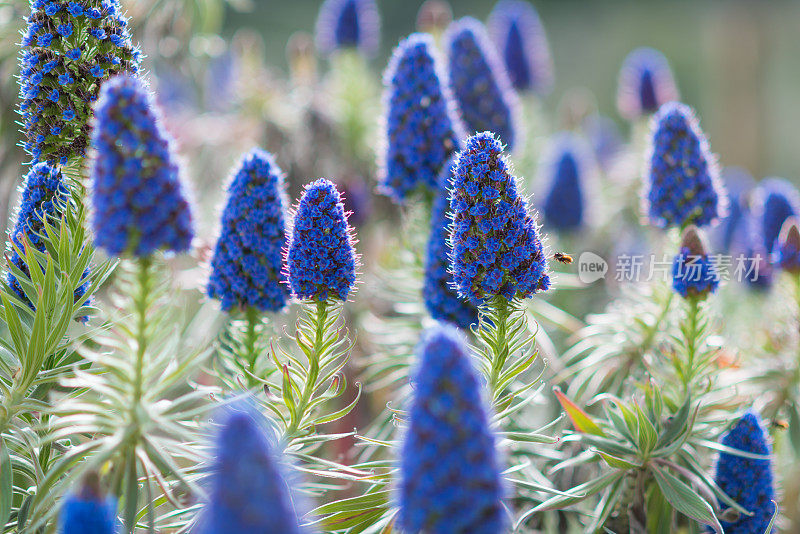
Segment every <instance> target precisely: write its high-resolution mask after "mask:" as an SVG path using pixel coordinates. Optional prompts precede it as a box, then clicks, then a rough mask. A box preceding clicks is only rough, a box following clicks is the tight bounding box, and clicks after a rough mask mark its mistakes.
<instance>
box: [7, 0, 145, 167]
mask: <svg viewBox="0 0 800 534" xmlns="http://www.w3.org/2000/svg"><path fill="white" fill-rule="evenodd" d="M21 48H22V56H21V58H20V65H21V72H20V77H19V83H20V100H21V103H20V106H19V110H20V113H21V115H22V130H23V133H24V134H25V138H26V141H25V145H24V146H25V150H26V151H27V152H28V154H30V156H31V158H32V160H33V163H36V162H38V161H48V162H51V163H60V164H66V163H67V161H68V160H69V159H70V158H72V157H74V156H83V155H84V152H85V149H86V146H87V144H88V142H89V132H90V127H91V126H90V120H89V119H90V117H91V112H92V104H93V102H94V101H95V100H96V99H97V94H98V91H99V90H100V85H101V84H102V83H103V82H104V81H105V80H107V79H109V78H110V77H111V76H113V75H115V74H117V73H121V72H129V73H136V71H137V70H138V66H139V55H140V54H139V51H138V50H137V49H136V48H135V47H134V46H133V45H132V44H131V38H130V33H129V30H128V21H127V20H126V19H125V17H124V16H123V15H122V10H121V8H120V6H119V2H118V0H76V1H70V2H56V1H50V2H48V1H45V0H33V1H32V2H31V15H30V17H28V27H27V29H26V31H25V33H24V34H23V37H22V42H21Z"/></svg>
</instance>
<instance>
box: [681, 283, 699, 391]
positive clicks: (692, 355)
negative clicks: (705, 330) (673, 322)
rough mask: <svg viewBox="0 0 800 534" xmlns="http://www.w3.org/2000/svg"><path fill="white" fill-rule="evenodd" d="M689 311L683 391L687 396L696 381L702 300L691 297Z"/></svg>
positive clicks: (687, 315)
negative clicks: (698, 330)
mask: <svg viewBox="0 0 800 534" xmlns="http://www.w3.org/2000/svg"><path fill="white" fill-rule="evenodd" d="M687 302H688V304H689V309H688V310H687V312H686V319H685V321H686V334H685V335H686V358H687V361H686V367H685V369H684V371H683V372H682V375H683V377H682V378H683V390H684V393H685V394H686V395H689V394H690V393H691V384H692V382H693V381H694V374H695V359H696V356H697V318H698V315H699V311H700V299H699V298H697V297H689V298H688V299H687Z"/></svg>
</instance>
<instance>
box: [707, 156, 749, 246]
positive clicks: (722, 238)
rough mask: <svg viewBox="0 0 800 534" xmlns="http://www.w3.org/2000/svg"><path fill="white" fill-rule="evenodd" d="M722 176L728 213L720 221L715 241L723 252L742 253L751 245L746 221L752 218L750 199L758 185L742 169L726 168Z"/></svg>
mask: <svg viewBox="0 0 800 534" xmlns="http://www.w3.org/2000/svg"><path fill="white" fill-rule="evenodd" d="M721 176H722V183H723V184H725V190H726V191H727V193H728V213H727V215H726V216H725V217H723V218H721V219H720V224H719V226H718V227H717V229H716V231H715V239H714V241H715V243H717V244H718V246H717V248H718V249H719V250H721V251H723V252H731V253H737V252H742V251H743V250H744V249H746V248H747V246H748V245H749V244H750V241H749V237H750V236H748V235H747V234H748V233H749V230H748V228H747V225H748V221H746V220H745V219H746V218H747V217H750V205H749V198H750V193H751V191H752V190H753V189H754V188H755V186H756V183H755V180H753V177H752V176H751V175H750V173H748V172H747V171H745V170H744V169H742V168H740V167H725V168H724V169H722V173H721Z"/></svg>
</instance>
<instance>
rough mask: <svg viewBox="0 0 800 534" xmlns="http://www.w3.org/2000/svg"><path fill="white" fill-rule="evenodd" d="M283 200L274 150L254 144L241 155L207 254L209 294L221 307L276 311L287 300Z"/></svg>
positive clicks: (284, 208) (281, 177) (279, 172)
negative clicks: (210, 253)
mask: <svg viewBox="0 0 800 534" xmlns="http://www.w3.org/2000/svg"><path fill="white" fill-rule="evenodd" d="M286 204H287V203H286V194H285V191H284V185H283V173H282V172H281V170H280V169H279V168H278V165H277V164H276V163H275V159H274V158H273V157H272V155H271V154H269V153H267V152H264V151H263V150H261V149H258V148H256V149H253V150H251V151H250V152H248V153H247V154H245V156H244V157H243V158H242V161H241V163H240V164H239V167H238V170H237V171H236V174H235V175H234V176H233V180H232V181H231V183H230V185H229V186H228V200H227V203H226V205H225V209H224V211H223V212H222V230H221V232H220V236H219V239H218V240H217V245H216V247H215V249H214V255H213V257H212V259H211V276H210V279H209V282H208V295H209V296H210V297H211V298H216V299H219V300H220V301H221V302H222V308H223V309H224V310H230V309H231V308H238V309H246V308H249V307H253V308H256V309H258V310H260V311H278V310H280V309H282V308H283V307H284V306H285V305H286V302H287V301H288V297H289V290H288V286H287V285H286V283H285V280H284V279H283V273H282V271H283V249H284V247H285V246H286V221H285V212H286Z"/></svg>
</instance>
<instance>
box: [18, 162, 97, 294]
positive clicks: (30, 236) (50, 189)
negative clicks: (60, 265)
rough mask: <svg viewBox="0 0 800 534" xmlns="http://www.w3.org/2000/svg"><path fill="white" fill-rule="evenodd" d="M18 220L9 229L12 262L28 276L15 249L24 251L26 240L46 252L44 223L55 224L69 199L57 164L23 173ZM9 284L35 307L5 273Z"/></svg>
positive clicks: (81, 289)
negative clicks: (43, 239)
mask: <svg viewBox="0 0 800 534" xmlns="http://www.w3.org/2000/svg"><path fill="white" fill-rule="evenodd" d="M21 197H22V198H21V202H20V206H19V210H18V211H17V220H16V223H15V224H14V228H13V229H12V231H11V240H12V242H13V244H14V246H13V247H11V251H10V253H11V257H10V260H11V262H12V263H13V264H14V265H15V266H16V267H17V268H18V269H20V270H21V271H22V272H23V273H25V275H26V276H27V277H28V278H30V271H29V266H28V264H27V263H26V260H25V258H24V257H23V256H21V255H20V254H19V252H18V250H20V251H22V252H24V251H25V241H26V240H27V242H28V243H30V245H31V246H33V247H34V248H35V249H36V250H38V251H39V252H45V251H46V248H45V244H44V242H43V241H42V238H41V237H40V236H42V235H43V234H44V233H45V226H44V222H45V221H47V222H48V224H50V225H54V226H58V224H59V223H60V219H61V216H62V215H63V209H64V207H65V206H66V204H67V202H69V190H68V188H67V185H66V184H65V183H64V180H63V178H62V175H61V171H60V170H59V169H58V167H55V166H51V165H49V164H48V163H44V162H42V163H37V164H36V165H34V166H33V167H32V168H31V170H30V171H28V174H27V175H26V176H25V181H24V184H23V190H22V195H21ZM88 276H89V270H88V269H87V270H86V272H85V273H84V278H86V277H88ZM8 285H9V286H10V287H11V289H12V290H13V291H14V293H16V295H17V296H18V297H19V298H20V300H22V301H23V302H24V303H25V304H27V305H28V306H30V307H31V309H33V308H34V304H33V303H32V302H31V301H30V299H29V298H28V296H27V295H26V294H25V291H23V289H22V286H21V285H20V283H19V281H18V280H17V277H16V276H15V275H14V273H12V272H9V273H8ZM86 288H87V284H86V283H84V284H82V285H81V286H79V287H78V288H77V289H76V290H75V299H76V300H77V299H79V298H81V297H82V296H83V295H84V293H85V292H86Z"/></svg>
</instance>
